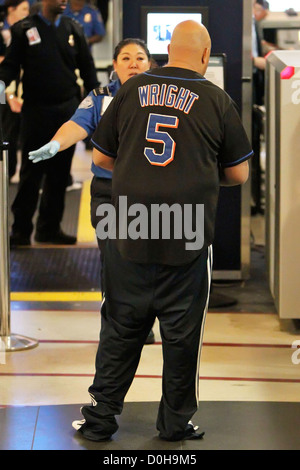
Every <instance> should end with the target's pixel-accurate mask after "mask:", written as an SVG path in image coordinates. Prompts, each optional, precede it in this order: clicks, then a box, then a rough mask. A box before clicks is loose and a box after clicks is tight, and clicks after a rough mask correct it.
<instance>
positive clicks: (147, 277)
mask: <svg viewBox="0 0 300 470" xmlns="http://www.w3.org/2000/svg"><path fill="white" fill-rule="evenodd" d="M210 274H211V248H208V249H204V250H203V253H202V254H201V255H200V256H198V258H196V259H195V260H194V261H193V262H192V263H190V264H187V265H184V266H164V265H157V264H137V263H132V262H130V261H127V260H125V259H123V258H122V257H121V256H120V254H119V252H118V251H117V249H116V247H115V243H114V242H113V241H111V240H108V241H107V243H106V249H105V263H104V290H105V298H104V300H103V302H102V307H101V332H100V342H99V347H98V352H97V356H96V373H95V377H94V382H93V385H92V386H91V387H90V388H89V392H90V394H91V396H92V397H93V402H94V406H84V407H83V409H82V414H83V416H84V418H85V419H86V423H85V424H84V425H83V426H82V428H81V431H82V433H83V434H84V435H85V436H86V437H89V438H91V439H93V438H95V439H101V438H106V437H109V436H110V435H112V434H113V433H114V432H116V431H117V429H118V425H117V422H116V419H115V415H118V414H120V413H121V411H122V408H123V402H124V398H125V395H126V393H127V391H128V389H129V387H130V385H131V383H132V381H133V379H134V375H135V372H136V369H137V366H138V363H139V360H140V354H141V351H142V348H143V345H144V343H145V339H146V337H147V335H148V333H149V331H150V329H151V327H152V325H153V321H154V319H155V317H157V318H158V319H159V322H160V332H161V338H162V347H163V361H164V366H163V395H162V398H161V402H160V406H159V412H158V417H157V429H158V430H159V431H160V436H161V437H163V438H166V439H177V438H178V439H180V438H181V436H183V433H184V429H185V427H186V425H187V423H188V421H189V420H190V419H191V417H192V416H193V415H194V413H195V412H196V410H197V406H198V380H199V376H198V372H199V359H200V350H201V342H202V335H203V327H204V318H205V314H206V310H207V305H208V295H209V287H210ZM95 405H96V406H95ZM133 426H134V423H133Z"/></svg>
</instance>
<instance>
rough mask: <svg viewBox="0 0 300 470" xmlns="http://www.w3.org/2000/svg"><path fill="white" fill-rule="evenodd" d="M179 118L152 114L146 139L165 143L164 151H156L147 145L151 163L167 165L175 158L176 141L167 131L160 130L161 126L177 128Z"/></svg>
mask: <svg viewBox="0 0 300 470" xmlns="http://www.w3.org/2000/svg"><path fill="white" fill-rule="evenodd" d="M178 123H179V119H178V117H176V116H165V115H163V114H152V113H151V114H150V115H149V119H148V125H147V132H146V139H147V141H148V142H158V143H160V144H163V151H162V153H156V152H155V150H154V149H153V148H151V147H145V150H144V154H145V156H146V158H147V159H148V161H149V162H150V163H151V165H159V166H166V165H168V164H169V163H170V162H171V161H172V160H173V159H174V154H175V147H176V142H175V141H174V140H173V139H172V137H171V136H170V134H168V132H166V131H160V130H159V128H160V127H167V128H168V127H169V128H177V127H178Z"/></svg>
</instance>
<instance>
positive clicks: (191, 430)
mask: <svg viewBox="0 0 300 470" xmlns="http://www.w3.org/2000/svg"><path fill="white" fill-rule="evenodd" d="M198 429H199V426H194V425H193V423H192V421H189V422H188V425H187V427H186V428H185V431H184V437H183V438H182V439H183V440H192V439H202V438H203V436H204V434H205V432H200V433H198V432H197V431H198Z"/></svg>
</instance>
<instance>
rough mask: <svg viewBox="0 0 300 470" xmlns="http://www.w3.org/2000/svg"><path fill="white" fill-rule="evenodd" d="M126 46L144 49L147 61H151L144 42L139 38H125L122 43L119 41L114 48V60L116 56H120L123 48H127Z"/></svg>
mask: <svg viewBox="0 0 300 470" xmlns="http://www.w3.org/2000/svg"><path fill="white" fill-rule="evenodd" d="M128 44H136V45H137V46H141V47H142V48H143V49H144V51H145V53H146V55H147V57H148V59H149V60H150V59H151V56H150V52H149V50H148V47H147V44H146V43H145V41H143V40H142V39H139V38H127V39H123V40H122V41H120V42H119V44H117V46H116V47H115V51H114V56H113V59H114V60H117V58H118V55H119V54H120V52H121V50H122V49H123V47H125V46H128Z"/></svg>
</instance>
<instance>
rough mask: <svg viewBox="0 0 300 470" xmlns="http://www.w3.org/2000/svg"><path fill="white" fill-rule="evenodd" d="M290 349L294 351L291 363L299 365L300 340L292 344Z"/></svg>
mask: <svg viewBox="0 0 300 470" xmlns="http://www.w3.org/2000/svg"><path fill="white" fill-rule="evenodd" d="M292 349H296V351H294V352H293V354H292V363H293V364H295V365H298V364H300V339H297V340H295V341H293V342H292Z"/></svg>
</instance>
